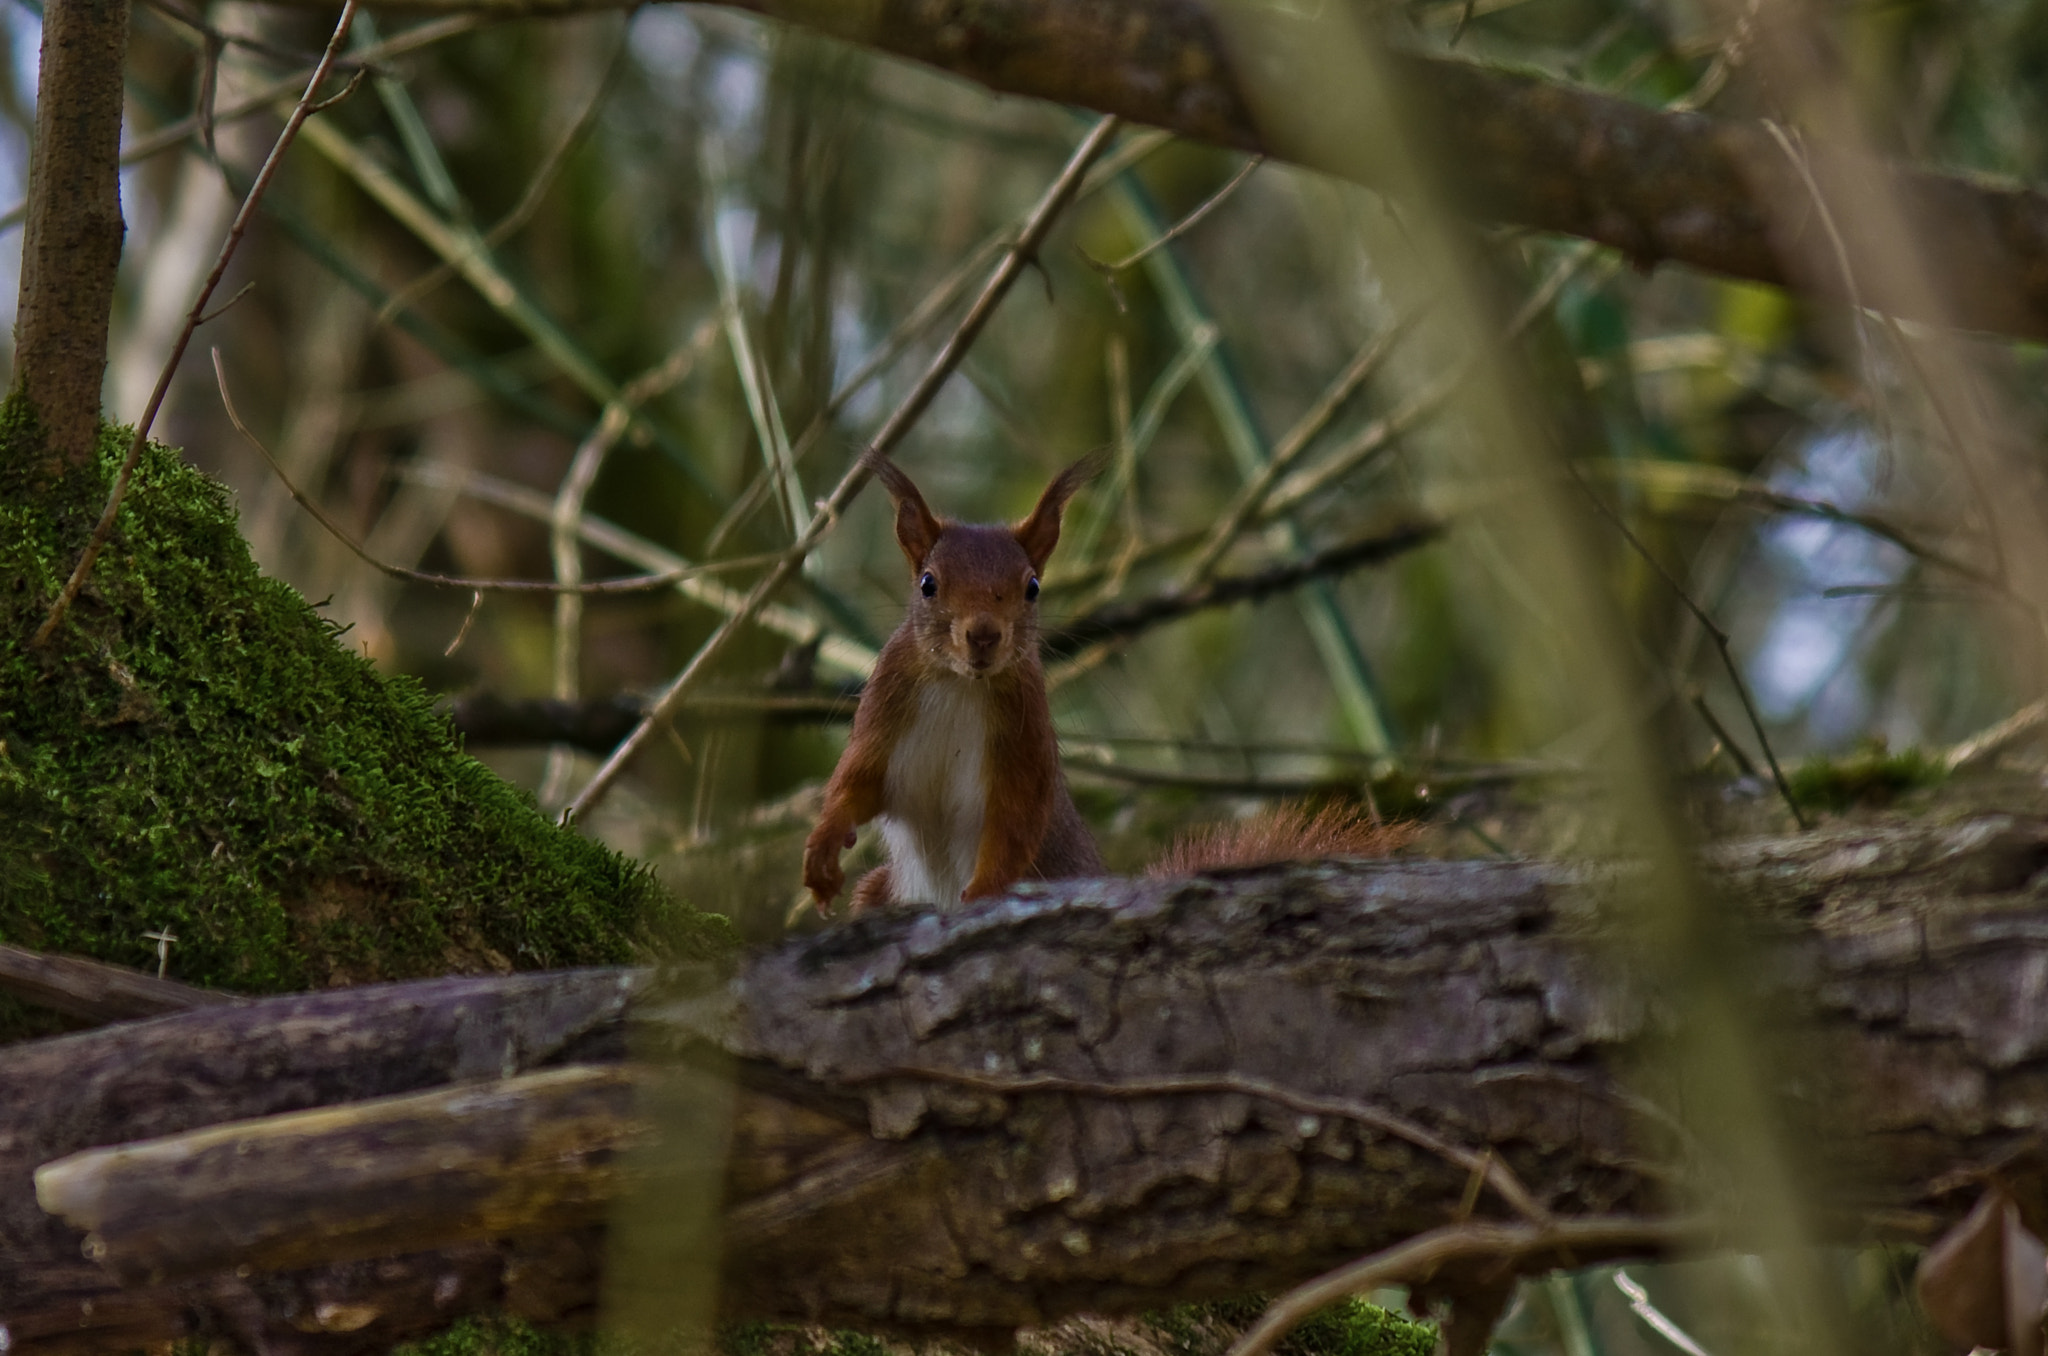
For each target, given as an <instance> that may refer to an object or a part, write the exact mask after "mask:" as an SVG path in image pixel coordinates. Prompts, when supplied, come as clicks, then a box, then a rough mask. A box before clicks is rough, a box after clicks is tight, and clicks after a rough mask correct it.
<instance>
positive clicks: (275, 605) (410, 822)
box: [0, 400, 730, 1039]
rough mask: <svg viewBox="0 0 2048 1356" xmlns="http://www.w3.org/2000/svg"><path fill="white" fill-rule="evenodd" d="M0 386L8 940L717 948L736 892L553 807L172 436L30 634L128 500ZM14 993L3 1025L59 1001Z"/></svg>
mask: <svg viewBox="0 0 2048 1356" xmlns="http://www.w3.org/2000/svg"><path fill="white" fill-rule="evenodd" d="M38 436H39V435H38V434H37V432H36V429H35V427H34V423H33V417H32V416H30V415H28V414H27V413H26V412H25V411H24V410H23V408H22V407H21V406H20V404H19V402H18V401H14V400H10V401H9V402H8V403H7V405H6V406H5V407H0V941H9V942H14V943H16V944H19V945H23V946H29V947H35V948H39V949H46V950H50V951H58V952H69V953H74V954H80V955H87V956H96V957H99V958H101V959H104V960H109V961H117V962H122V963H125V964H131V965H143V964H146V963H147V962H148V961H149V960H150V959H151V957H152V956H153V954H154V943H152V942H151V941H149V940H148V939H146V938H144V937H143V936H142V934H143V933H145V932H149V931H161V930H166V929H168V930H169V931H171V932H173V933H175V934H176V936H177V939H178V940H177V943H176V947H175V950H174V951H173V952H172V968H171V973H172V974H173V976H174V977H176V978H178V979H182V980H185V981H187V982H190V983H195V984H205V985H213V986H218V987H221V988H227V989H234V990H239V991H242V992H251V993H254V992H279V991H289V990H295V989H305V988H314V987H320V986H323V985H334V984H342V983H362V982H368V981H372V980H381V979H400V978H411V977H419V976H427V975H435V974H444V973H452V972H475V971H486V970H504V969H512V968H518V969H528V968H546V967H553V966H566V965H581V964H598V963H608V962H619V961H624V960H627V959H629V958H631V957H633V956H635V955H637V954H642V953H644V952H645V951H646V950H648V949H649V948H650V944H651V943H652V942H654V941H655V940H656V939H659V940H660V941H661V942H662V943H663V945H664V946H665V947H669V948H675V947H680V948H681V949H682V950H684V951H685V952H694V953H697V954H703V953H705V952H708V951H714V950H722V949H724V948H725V947H726V946H728V945H729V940H728V939H729V937H730V933H729V930H728V929H727V928H726V927H725V926H724V920H723V919H721V918H718V917H716V916H714V915H708V914H700V913H695V912H693V911H691V910H688V909H685V908H682V907H681V906H678V905H675V904H672V903H671V902H670V901H669V900H668V899H667V898H666V896H665V895H664V894H663V892H662V891H661V889H660V887H659V886H657V885H656V884H655V882H654V880H653V878H652V877H651V876H650V875H649V873H648V872H647V871H646V870H645V869H644V868H642V867H640V866H638V865H636V864H634V863H632V862H630V861H628V860H626V859H624V858H622V857H620V856H618V855H617V854H615V853H613V852H611V851H609V850H608V849H606V848H604V847H603V846H601V845H599V844H597V843H594V842H591V841H590V840H588V839H585V838H582V837H580V836H578V835H576V834H574V833H571V832H566V831H563V830H561V829H558V828H557V827H556V826H554V825H553V824H551V823H550V822H549V821H548V820H547V819H546V818H545V817H544V816H543V815H542V814H541V813H540V812H539V810H538V809H537V808H536V807H535V806H534V805H533V804H532V802H531V801H530V800H529V799H528V798H527V797H525V796H524V795H523V794H522V793H521V792H519V791H518V790H516V789H515V788H513V787H512V786H510V785H508V784H507V783H505V782H504V781H502V780H500V779H499V778H498V777H496V776H494V775H493V774H492V773H491V772H490V771H489V770H488V769H486V768H485V767H484V766H483V765H482V764H480V763H478V762H476V761H475V760H474V759H472V758H470V757H469V756H468V755H466V754H465V753H463V751H462V749H461V746H460V744H459V742H458V741H457V739H456V737H455V735H454V733H453V731H452V730H451V729H450V727H449V724H448V722H447V720H446V718H445V717H443V716H441V715H439V714H437V713H436V712H435V711H434V709H433V706H432V700H431V698H430V697H429V696H428V694H427V693H426V691H425V690H424V689H422V688H421V687H420V686H419V685H418V684H417V683H416V682H414V681H412V680H411V679H408V678H387V677H384V676H382V675H380V674H378V673H377V672H376V671H375V670H374V669H373V668H372V666H371V665H370V663H369V662H368V661H367V660H366V659H364V658H363V657H362V656H361V655H360V654H357V653H354V652H353V651H352V650H351V649H350V648H349V647H348V646H347V645H346V644H344V643H341V642H340V640H339V637H338V635H337V633H336V628H335V627H334V626H333V625H332V624H331V623H329V622H328V621H326V620H325V619H323V618H322V617H321V616H320V615H319V614H318V613H316V612H315V611H314V610H313V609H312V608H311V607H309V606H308V605H307V603H306V602H305V600H304V599H302V598H301V597H300V596H299V595H298V594H297V593H296V592H294V591H293V590H292V589H291V588H290V587H288V586H287V585H285V584H282V583H280V582H278V581H276V580H273V579H266V578H264V577H263V576H262V575H261V574H259V573H258V571H257V569H256V565H255V562H254V561H253V560H252V559H251V557H250V555H249V552H248V549H247V547H246V545H245V544H244V542H243V540H242V538H241V535H240V533H239V532H238V531H237V528H236V523H235V514H234V510H233V508H232V506H231V504H230V501H229V496H228V494H227V492H226V490H225V489H224V488H223V487H221V486H220V485H219V484H217V483H216V482H214V481H212V480H210V479H208V478H207V477H206V476H204V475H202V474H201V473H199V472H198V471H196V470H194V469H192V468H191V467H189V466H187V465H185V464H184V463H183V462H182V461H181V460H180V459H179V458H178V456H177V455H176V454H175V453H173V452H171V451H169V450H167V449H164V448H161V447H155V446H152V447H151V448H150V449H149V450H148V452H147V453H146V454H145V456H144V457H143V460H142V464H141V467H140V469H139V470H138V471H137V473H136V476H135V479H134V482H133V484H132V486H131V488H130V491H129V494H128V497H127V499H126V500H125V502H124V504H123V507H122V511H121V518H120V525H119V530H118V531H117V532H116V534H115V535H114V537H113V539H112V541H111V542H110V544H109V546H108V548H107V550H106V552H105V553H104V554H103V555H102V556H101V558H100V561H99V564H98V567H97V569H96V570H95V572H94V574H93V576H92V580H91V582H90V584H89V585H88V586H87V587H86V589H85V591H84V592H83V593H82V594H80V596H79V598H78V601H77V603H76V605H75V606H74V607H73V608H72V609H71V611H70V613H69V615H68V616H67V617H66V619H65V621H64V623H63V625H62V626H61V627H60V628H59V630H58V631H57V632H56V634H55V635H53V636H52V638H51V640H50V642H49V644H47V645H46V646H44V647H42V648H40V649H35V650H31V649H30V648H29V647H28V640H29V637H30V636H31V635H32V634H33V633H34V631H35V630H36V628H37V626H38V625H40V624H41V622H42V619H43V617H44V615H45V613H46V612H47V610H48V608H49V606H50V603H51V600H52V599H53V598H54V597H55V596H56V594H57V591H58V589H59V588H60V587H61V586H62V584H63V581H64V579H65V577H66V576H67V575H68V573H69V572H70V570H71V568H72V565H73V562H74V561H75V560H76V559H77V556H78V553H79V550H80V548H81V546H82V545H83V543H84V541H85V539H86V537H87V535H88V534H89V533H90V531H91V527H92V523H93V521H94V520H95V519H96V518H97V516H98V514H99V510H100V507H101V505H102V504H103V503H104V502H105V498H106V494H107V487H108V485H109V484H110V482H111V478H112V473H113V470H114V468H115V467H117V466H118V465H119V462H120V459H121V457H122V456H123V454H124V453H125V451H126V448H127V443H128V439H129V437H130V436H131V435H130V433H129V431H128V430H124V429H116V428H104V429H102V431H101V439H100V447H99V456H98V459H97V462H96V464H94V465H92V466H89V467H84V468H80V469H79V470H77V471H74V472H72V473H71V474H70V475H69V476H68V477H67V478H66V479H65V480H64V481H63V482H61V483H59V484H58V485H56V486H54V487H50V486H41V485H31V484H29V483H28V482H27V479H26V472H25V470H24V469H22V468H24V467H26V465H27V464H28V461H29V458H28V457H27V456H25V455H22V452H23V448H24V447H25V446H30V445H32V444H29V443H28V442H27V441H26V440H31V439H36V438H37V437H38ZM37 1026H38V1024H36V1023H34V1022H32V1021H30V1020H29V1019H28V1018H26V1017H25V1015H24V1014H23V1013H22V1012H21V1011H20V1010H18V1009H16V1010H0V1039H6V1038H8V1037H9V1036H18V1035H21V1034H26V1033H27V1032H28V1031H30V1030H34V1029H37Z"/></svg>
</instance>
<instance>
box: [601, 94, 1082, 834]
mask: <svg viewBox="0 0 2048 1356" xmlns="http://www.w3.org/2000/svg"><path fill="white" fill-rule="evenodd" d="M1119 126H1121V124H1120V123H1119V121H1118V120H1117V119H1116V118H1104V119H1103V120H1102V121H1101V122H1099V123H1097V124H1096V125H1095V127H1094V129H1093V130H1091V131H1090V132H1089V134H1088V135H1087V136H1086V137H1084V138H1083V139H1082V142H1081V145H1080V147H1079V148H1078V149H1077V150H1076V151H1075V152H1074V154H1073V157H1072V158H1071V159H1070V160H1068V162H1067V166H1066V168H1065V169H1064V170H1062V171H1061V172H1060V175H1059V177H1058V178H1057V179H1055V180H1054V181H1053V184H1052V187H1050V188H1049V189H1047V190H1046V193H1045V196H1044V197H1043V198H1041V199H1040V200H1039V203H1038V206H1037V207H1036V209H1034V210H1033V212H1032V214H1031V219H1030V220H1029V221H1028V222H1027V223H1026V224H1025V227H1024V230H1023V231H1022V232H1021V233H1020V234H1019V235H1018V237H1017V240H1016V243H1015V244H1013V245H1011V246H1010V249H1009V251H1008V252H1007V253H1006V254H1005V255H1004V256H1003V260H1002V262H1001V263H1000V264H998V265H997V266H996V270H995V272H994V274H993V275H991V276H990V278H989V280H988V282H987V284H985V285H984V286H983V288H982V291H981V295H980V297H978V298H977V299H976V300H975V303H974V306H973V307H972V308H971V309H970V310H969V311H968V312H967V314H966V315H965V316H964V317H963V318H962V319H961V321H960V324H959V325H958V326H957V327H956V328H955V329H954V331H953V335H952V338H950V339H948V340H947V341H946V346H945V347H944V348H943V349H941V350H940V351H939V354H938V356H937V357H935V358H933V359H932V363H931V366H930V367H928V368H926V369H925V374H924V376H923V377H922V378H920V379H919V380H918V383H917V385H916V386H914V387H912V388H911V391H910V393H909V394H908V395H907V396H905V397H904V398H903V402H902V403H901V404H900V405H898V406H897V407H896V409H895V411H894V412H893V413H891V414H890V416H889V418H888V420H887V421H886V422H885V423H884V424H883V425H882V427H881V429H880V430H878V431H877V432H876V434H875V436H874V438H873V440H872V441H870V442H869V444H868V446H867V450H866V452H865V453H864V454H863V455H862V456H860V457H858V458H856V459H855V460H854V463H853V465H852V466H851V467H849V468H848V469H847V472H846V474H845V476H843V477H842V478H841V479H840V481H839V484H838V486H837V487H836V488H834V489H833V491H832V493H831V495H830V497H828V498H827V499H825V500H824V501H823V502H822V503H821V504H820V505H819V512H818V513H817V514H816V515H815V516H814V517H813V518H812V519H811V524H810V526H809V527H808V528H807V529H805V531H804V534H803V536H801V537H799V538H798V539H797V541H796V544H795V545H793V546H791V547H790V548H789V550H787V551H786V552H784V553H783V555H782V558H781V560H780V561H779V562H778V563H777V564H776V566H775V568H774V569H772V570H770V571H769V572H768V576H767V577H766V578H765V579H763V580H762V581H761V582H760V583H759V584H756V585H755V586H754V589H753V591H752V592H751V593H749V594H748V595H747V599H746V601H745V602H744V603H742V604H741V606H740V610H739V611H738V612H736V613H734V614H733V615H732V616H730V617H728V618H727V619H726V620H725V621H724V622H723V623H721V624H720V625H719V628H718V629H717V630H716V631H714V632H712V633H711V637H710V639H708V640H706V641H705V642H704V644H703V645H702V646H700V647H699V648H698V650H697V653H696V654H695V655H694V656H693V657H692V658H691V660H690V662H689V664H688V665H687V666H685V667H684V669H683V671H682V672H681V673H679V674H677V675H676V678H675V680H674V681H673V682H671V683H670V684H669V686H668V688H667V689H666V690H665V691H664V692H663V693H662V694H661V696H660V697H659V698H657V699H656V700H655V704H654V708H653V709H652V710H651V711H649V712H648V714H647V718H646V719H645V720H643V721H642V722H641V723H640V725H639V726H638V727H637V728H636V729H635V730H634V731H633V733H632V734H631V735H629V736H628V737H627V738H626V739H625V740H624V741H623V742H622V743H620V745H619V747H618V748H616V749H614V750H613V751H612V756H611V757H610V758H608V759H606V760H605V762H604V765H603V766H602V767H600V768H598V770H597V772H596V774H595V775H593V776H592V777H591V779H590V781H589V782H587V783H586V784H585V785H584V787H583V790H582V791H580V792H579V793H577V796H576V799H575V801H574V802H572V803H571V805H570V806H569V809H568V811H567V812H566V813H567V815H568V816H569V817H578V816H582V815H585V814H588V813H589V811H590V809H591V807H592V806H594V805H596V804H597V802H598V801H599V800H601V799H602V798H603V796H604V794H605V792H606V791H608V790H610V789H611V785H612V783H613V782H614V781H616V780H617V779H618V776H619V774H620V773H621V772H623V771H625V768H626V765H627V764H628V763H629V762H631V761H632V760H633V758H634V756H635V755H636V754H638V753H639V751H640V749H641V747H642V746H643V745H645V744H646V742H647V740H648V739H649V737H651V736H652V735H653V733H654V731H655V729H656V728H657V727H658V726H660V725H661V724H663V723H664V722H665V721H666V720H667V719H668V717H669V715H670V713H671V712H673V711H674V710H675V708H676V706H677V705H678V704H679V703H680V702H681V701H682V699H683V697H684V696H685V695H687V694H688V692H689V691H690V689H691V688H692V687H693V686H695V685H696V684H697V682H699V681H700V680H701V679H702V677H703V675H704V673H705V672H706V671H707V670H708V669H709V667H710V665H711V663H712V662H713V661H714V660H715V659H717V657H718V656H719V655H720V654H722V653H723V652H724V650H725V648H726V646H727V645H728V644H730V643H731V639H732V637H733V636H734V635H735V634H736V633H737V632H738V630H739V628H740V626H741V625H742V624H743V623H745V622H746V621H748V620H749V619H751V618H752V616H753V615H754V613H755V612H757V611H759V610H760V609H761V607H762V606H763V605H765V604H766V603H767V601H768V598H769V596H770V595H771V594H773V593H774V592H775V591H776V590H777V589H779V588H781V587H782V585H783V584H785V583H787V582H788V581H789V579H790V577H791V576H792V575H794V574H795V573H796V572H797V570H798V569H799V568H800V567H801V566H802V565H803V562H804V558H805V557H806V556H808V555H809V554H810V553H811V551H812V550H813V549H815V548H816V546H817V545H818V543H819V542H821V541H823V540H824V539H825V536H826V534H827V533H829V532H830V531H831V530H832V529H833V527H835V526H836V525H837V524H838V522H839V517H840V515H841V514H842V513H844V512H845V511H846V507H847V505H849V504H851V503H852V502H853V497H854V496H855V495H857V494H859V493H860V491H861V487H862V486H864V485H866V484H867V481H868V476H869V474H870V471H869V469H868V467H869V460H870V458H873V457H878V456H887V455H888V453H889V450H890V449H891V448H893V447H894V446H895V445H896V444H897V443H898V442H900V441H901V440H902V438H903V435H904V434H906V433H908V432H909V431H910V429H911V427H912V426H913V425H914V424H916V422H917V421H918V419H919V418H920V417H922V416H923V414H924V412H925V410H926V409H927V408H929V407H930V405H931V402H932V400H933V399H934V398H935V397H936V396H937V395H938V393H939V388H940V387H941V386H943V385H945V383H946V379H947V378H948V377H950V376H951V375H952V374H953V369H954V368H955V367H957V366H958V365H959V363H960V360H961V359H962V358H963V357H965V356H966V355H967V350H968V349H969V348H970V347H971V346H972V345H973V343H974V341H975V339H976V338H977V337H978V336H979V335H980V333H981V329H982V326H983V325H985V324H987V323H988V318H989V317H990V316H991V315H993V314H994V313H995V309H996V306H997V304H998V303H999V302H1001V301H1002V299H1003V297H1004V296H1005V295H1006V294H1007V293H1008V292H1009V290H1010V285H1011V284H1012V283H1013V282H1015V281H1016V280H1017V275H1018V274H1020V273H1022V272H1023V270H1024V268H1025V266H1026V265H1027V264H1028V263H1029V262H1030V261H1031V259H1032V257H1033V255H1034V254H1035V253H1036V252H1037V250H1038V247H1039V246H1040V245H1041V244H1042V243H1043V242H1044V240H1045V237H1046V235H1047V233H1048V232H1050V231H1051V229H1052V224H1053V222H1054V221H1056V220H1058V218H1059V214H1060V212H1061V210H1062V209H1063V208H1065V207H1066V205H1067V204H1068V203H1069V202H1071V201H1072V200H1073V197H1074V194H1075V193H1076V192H1077V191H1078V190H1079V189H1080V187H1081V183H1082V179H1083V176H1085V175H1086V174H1087V172H1088V166H1089V165H1090V164H1092V163H1093V162H1094V161H1095V159H1096V157H1098V156H1099V155H1101V154H1102V152H1103V151H1104V150H1105V149H1107V148H1108V146H1109V143H1110V141H1111V140H1112V139H1114V138H1115V136H1116V133H1117V129H1118V127H1119Z"/></svg>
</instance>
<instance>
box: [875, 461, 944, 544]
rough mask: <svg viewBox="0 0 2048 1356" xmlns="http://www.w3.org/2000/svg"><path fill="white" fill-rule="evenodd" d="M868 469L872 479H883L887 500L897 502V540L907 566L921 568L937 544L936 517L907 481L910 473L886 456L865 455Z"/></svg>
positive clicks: (937, 527)
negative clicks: (908, 564) (904, 472)
mask: <svg viewBox="0 0 2048 1356" xmlns="http://www.w3.org/2000/svg"><path fill="white" fill-rule="evenodd" d="M867 465H868V470H869V472H871V473H872V474H873V475H874V477H875V479H877V480H879V481H881V482H882V488H883V489H885V490H887V491H888V492H889V502H890V503H892V504H894V505H895V506H896V544H897V545H898V546H901V547H902V548H903V555H904V558H905V559H907V560H909V562H910V568H911V569H912V570H913V571H915V570H920V569H922V568H924V562H925V557H927V556H929V555H930V554H931V553H932V547H933V546H935V545H937V544H938V540H939V530H940V529H939V520H938V519H937V518H935V517H933V516H932V511H931V509H930V508H928V507H926V505H925V502H924V496H923V495H921V494H919V493H918V492H917V486H915V485H913V484H911V483H910V477H909V476H907V475H905V474H903V468H902V467H900V466H898V465H897V464H896V463H895V462H893V461H890V460H889V459H888V458H887V457H886V456H881V455H879V454H874V453H870V454H869V455H868V457H867Z"/></svg>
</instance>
